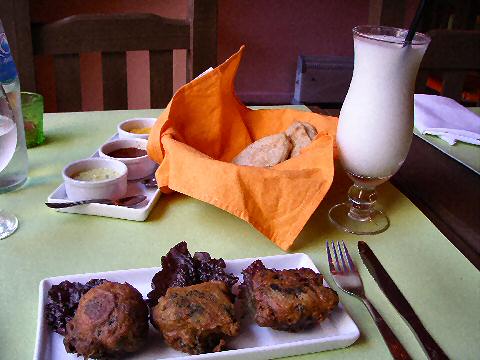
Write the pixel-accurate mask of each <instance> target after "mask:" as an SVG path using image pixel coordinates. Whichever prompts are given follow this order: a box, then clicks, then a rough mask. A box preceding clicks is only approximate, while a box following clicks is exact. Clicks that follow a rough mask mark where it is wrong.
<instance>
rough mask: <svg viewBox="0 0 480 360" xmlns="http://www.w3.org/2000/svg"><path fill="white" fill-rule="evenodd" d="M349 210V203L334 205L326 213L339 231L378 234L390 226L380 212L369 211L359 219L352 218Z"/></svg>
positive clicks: (388, 221)
mask: <svg viewBox="0 0 480 360" xmlns="http://www.w3.org/2000/svg"><path fill="white" fill-rule="evenodd" d="M351 208H352V203H351V202H344V203H342V204H338V205H335V206H334V207H332V208H331V209H330V211H329V212H328V218H329V219H330V221H331V222H332V223H333V224H334V225H335V226H337V227H338V228H339V229H340V230H343V231H345V232H349V233H351V234H357V235H374V234H379V233H381V232H384V231H385V230H387V229H388V227H389V226H390V220H388V217H387V216H386V215H385V214H384V213H383V212H382V211H380V210H377V209H370V210H369V213H368V216H366V217H363V218H361V219H359V218H358V217H356V218H355V217H354V216H352V212H351Z"/></svg>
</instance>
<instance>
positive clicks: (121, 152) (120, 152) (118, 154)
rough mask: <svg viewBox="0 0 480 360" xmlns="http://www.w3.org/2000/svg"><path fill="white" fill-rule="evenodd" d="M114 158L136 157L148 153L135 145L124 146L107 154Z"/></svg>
mask: <svg viewBox="0 0 480 360" xmlns="http://www.w3.org/2000/svg"><path fill="white" fill-rule="evenodd" d="M107 155H108V156H111V157H114V158H136V157H141V156H145V155H147V151H146V150H143V149H137V148H134V147H128V148H122V149H117V150H113V151H112V152H109V153H108V154H107Z"/></svg>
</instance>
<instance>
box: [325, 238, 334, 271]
mask: <svg viewBox="0 0 480 360" xmlns="http://www.w3.org/2000/svg"><path fill="white" fill-rule="evenodd" d="M326 247H327V257H328V267H329V268H330V272H331V273H335V272H336V270H335V265H334V264H333V260H332V254H331V253H330V246H329V245H328V240H327V241H326Z"/></svg>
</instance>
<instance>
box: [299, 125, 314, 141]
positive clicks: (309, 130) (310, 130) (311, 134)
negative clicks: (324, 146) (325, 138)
mask: <svg viewBox="0 0 480 360" xmlns="http://www.w3.org/2000/svg"><path fill="white" fill-rule="evenodd" d="M300 124H302V125H303V126H304V127H305V130H306V131H307V134H308V137H309V138H310V140H313V139H315V136H317V135H318V131H317V129H315V126H313V125H312V124H309V123H307V122H301V123H300Z"/></svg>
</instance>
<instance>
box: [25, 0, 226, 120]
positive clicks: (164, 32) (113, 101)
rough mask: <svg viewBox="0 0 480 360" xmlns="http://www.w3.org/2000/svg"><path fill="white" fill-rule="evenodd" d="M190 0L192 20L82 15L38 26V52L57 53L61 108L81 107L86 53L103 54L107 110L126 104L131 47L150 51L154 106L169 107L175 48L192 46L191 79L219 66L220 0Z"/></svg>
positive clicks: (35, 41)
mask: <svg viewBox="0 0 480 360" xmlns="http://www.w3.org/2000/svg"><path fill="white" fill-rule="evenodd" d="M189 3H190V8H189V12H190V15H189V19H187V20H174V19H167V18H163V17H161V16H158V15H154V14H132V13H126V14H82V15H74V16H70V17H67V18H64V19H61V20H59V21H56V22H53V23H49V24H45V25H41V26H39V27H33V28H32V40H33V53H34V54H35V55H37V54H38V55H40V54H48V55H53V59H54V72H55V83H56V100H57V111H81V109H82V99H81V87H80V86H81V85H80V53H84V52H100V53H101V61H102V80H103V102H104V104H103V105H104V109H105V110H113V109H127V108H128V99H127V62H126V52H127V51H135V50H148V51H149V60H150V94H151V104H150V105H151V107H152V108H162V107H165V106H166V105H167V103H168V101H169V100H170V98H171V97H172V94H173V50H176V49H185V50H187V66H186V69H185V71H186V79H187V81H190V80H191V79H192V78H193V77H194V76H196V75H198V74H199V73H201V72H202V71H203V70H205V69H206V68H208V67H209V66H215V65H216V46H217V44H216V1H210V0H207V1H202V2H199V1H197V2H195V1H193V0H190V1H189ZM201 39H202V40H203V41H200V40H201Z"/></svg>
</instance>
